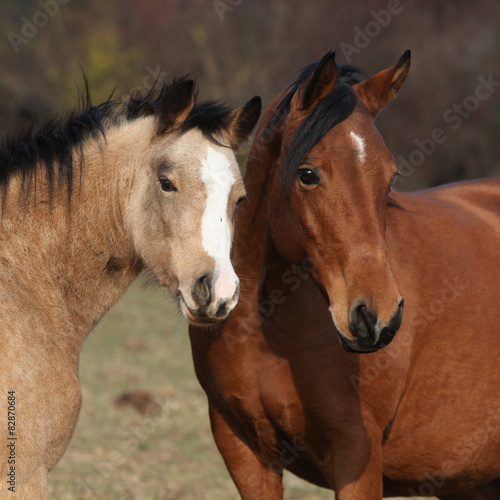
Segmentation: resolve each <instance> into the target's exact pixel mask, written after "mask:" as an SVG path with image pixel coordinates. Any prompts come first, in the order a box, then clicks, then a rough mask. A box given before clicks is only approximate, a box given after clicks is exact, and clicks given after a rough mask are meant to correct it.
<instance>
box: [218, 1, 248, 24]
mask: <svg viewBox="0 0 500 500" xmlns="http://www.w3.org/2000/svg"><path fill="white" fill-rule="evenodd" d="M242 2H243V0H214V2H213V4H212V5H213V6H214V9H215V12H216V14H217V16H218V17H219V19H220V20H221V21H224V16H225V15H226V13H228V12H233V11H234V8H235V7H238V5H241V3H242Z"/></svg>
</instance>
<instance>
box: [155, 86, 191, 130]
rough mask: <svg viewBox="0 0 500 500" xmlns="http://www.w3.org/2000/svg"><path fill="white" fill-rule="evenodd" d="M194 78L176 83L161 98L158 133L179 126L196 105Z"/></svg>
mask: <svg viewBox="0 0 500 500" xmlns="http://www.w3.org/2000/svg"><path fill="white" fill-rule="evenodd" d="M193 88H194V82H193V80H181V81H180V82H177V83H174V84H173V85H172V86H171V87H170V88H169V89H168V90H166V91H165V92H164V93H163V95H162V96H161V98H160V106H159V109H158V129H157V133H158V135H162V134H165V133H166V132H168V131H169V130H171V129H173V128H175V127H177V126H179V125H180V124H181V123H183V122H184V120H185V119H186V118H187V117H188V116H189V113H191V110H192V109H193V105H194V95H193Z"/></svg>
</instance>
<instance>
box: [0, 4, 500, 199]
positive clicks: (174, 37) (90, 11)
mask: <svg viewBox="0 0 500 500" xmlns="http://www.w3.org/2000/svg"><path fill="white" fill-rule="evenodd" d="M58 2H60V3H58ZM49 4H50V5H49ZM57 7H58V9H57ZM50 8H52V10H50ZM56 10H57V12H56ZM46 11H47V12H49V14H47V15H46V17H47V22H46V23H45V24H44V23H43V20H44V17H43V15H42V14H43V12H46ZM40 12H42V14H39V13H40ZM50 12H52V13H54V12H56V13H55V14H54V15H50ZM0 16H1V17H0V18H1V19H2V24H1V26H2V34H3V37H2V42H1V43H0V55H1V58H2V63H3V71H2V74H1V75H0V127H1V128H3V129H6V128H10V127H16V126H18V125H19V123H21V122H23V121H26V120H34V119H35V117H37V116H41V115H46V114H47V113H51V112H55V111H58V110H63V109H66V108H68V107H71V106H72V104H73V103H74V102H76V95H77V92H76V90H75V83H76V84H77V85H81V81H82V77H81V71H80V68H79V65H80V64H81V66H82V67H83V68H84V70H85V72H86V73H87V75H88V77H89V81H90V84H91V88H92V91H93V94H94V98H95V100H96V101H101V100H104V99H106V98H107V97H108V96H109V94H110V93H111V91H112V90H113V89H114V88H116V92H115V95H122V94H125V93H128V92H129V91H130V90H131V89H132V88H136V87H138V86H147V85H150V84H151V83H152V82H153V79H154V77H153V75H154V74H156V73H159V72H162V71H163V75H165V74H168V75H171V76H174V75H181V74H185V73H192V74H193V75H195V76H197V77H198V79H199V82H200V89H201V94H202V97H205V98H219V99H223V100H225V101H226V102H228V104H231V105H233V106H238V105H241V104H243V103H244V102H246V101H247V100H248V99H249V98H250V97H252V96H253V95H255V94H259V95H261V96H262V97H263V99H264V104H265V105H267V104H269V102H270V101H271V99H272V98H273V97H274V96H275V95H277V94H278V93H279V92H280V91H281V90H283V89H284V88H285V87H286V86H287V85H288V84H289V83H290V82H291V81H292V80H293V79H294V76H295V75H296V73H297V72H298V71H299V69H300V68H301V67H303V66H304V65H306V64H307V63H309V62H311V61H313V60H317V59H319V58H320V57H321V56H322V55H323V54H324V53H325V52H326V51H327V50H330V49H332V48H335V49H336V50H337V60H338V61H339V62H342V61H343V62H350V63H352V64H354V65H356V66H359V67H361V68H362V69H363V70H365V71H366V73H368V74H373V73H374V72H377V71H379V70H381V69H384V68H386V67H388V66H390V65H392V64H394V63H395V62H396V61H397V60H398V58H399V57H400V56H401V54H402V53H403V51H404V50H405V49H407V48H410V49H411V50H412V69H411V71H410V75H409V77H408V80H407V82H406V83H405V85H404V86H403V88H402V90H401V92H400V95H399V96H398V98H397V99H396V101H395V102H394V103H393V104H392V105H391V107H390V109H389V110H387V111H385V112H384V113H383V114H382V116H381V118H380V129H381V131H382V133H383V135H384V138H385V140H386V142H387V144H388V146H389V148H390V149H391V151H392V152H393V154H394V156H395V157H396V158H399V160H400V161H401V162H403V164H405V162H406V163H408V164H409V165H410V167H408V168H407V169H406V170H407V171H408V172H409V173H408V175H407V177H406V178H405V179H404V182H401V183H400V184H399V185H398V188H400V189H405V190H406V189H414V188H416V187H424V186H429V185H435V184H438V183H442V182H447V181H452V180H459V179H464V178H470V177H479V176H485V175H500V160H499V158H500V141H498V140H497V136H498V135H499V132H500V86H498V87H497V86H495V85H494V84H490V87H491V89H490V93H489V95H488V97H487V98H485V99H483V100H477V103H476V102H475V101H474V99H473V98H472V97H473V96H475V91H476V88H477V86H478V85H479V84H480V78H481V77H482V78H485V79H488V78H489V77H490V75H491V77H490V80H489V81H491V82H500V66H499V64H498V61H499V60H500V57H499V56H500V37H499V30H498V26H499V25H500V4H497V2H491V1H489V0H475V1H474V2H472V1H467V0H443V1H441V2H435V1H432V0H418V1H415V0H413V1H411V0H373V1H372V2H370V3H369V7H366V4H361V3H356V2H350V3H349V2H343V1H332V0H316V1H315V2H303V1H299V0H287V1H285V0H267V1H266V0H216V1H212V0H209V1H207V0H190V1H186V0H183V1H182V0H163V1H162V0H142V1H140V2H139V1H132V0H121V1H118V0H108V1H107V2H102V1H101V0H85V1H84V0H38V1H34V0H17V1H16V2H6V1H2V2H0ZM35 21H36V22H37V23H38V24H39V26H36V25H35V24H33V23H35ZM29 23H32V24H33V25H34V28H35V30H36V34H35V35H34V36H32V37H31V38H29V39H28V38H26V37H24V38H25V39H26V40H27V42H26V43H20V44H19V45H18V47H17V48H18V51H17V53H16V51H15V50H14V47H13V44H12V42H11V38H12V36H11V37H10V39H9V34H12V33H14V34H15V35H18V36H23V29H24V30H25V31H26V29H27V28H26V26H27V24H29ZM482 95H485V94H482ZM476 104H477V106H476ZM460 106H465V107H462V109H461V110H460ZM450 110H451V111H450ZM468 110H469V111H468ZM460 112H461V113H462V114H459V113H460ZM457 114H458V115H457ZM455 115H457V116H458V117H460V118H461V122H460V125H459V126H456V128H454V127H455V125H457V123H458V122H457V121H456V120H455V121H453V117H454V116H455ZM466 115H467V116H466ZM436 128H439V129H442V130H443V131H444V133H445V135H446V140H444V141H443V142H441V143H436V142H434V144H433V145H432V144H431V142H432V134H433V131H434V130H435V129H436ZM429 141H431V142H429ZM415 151H417V153H415ZM418 151H420V152H421V153H418ZM412 168H413V170H412ZM410 170H411V172H410Z"/></svg>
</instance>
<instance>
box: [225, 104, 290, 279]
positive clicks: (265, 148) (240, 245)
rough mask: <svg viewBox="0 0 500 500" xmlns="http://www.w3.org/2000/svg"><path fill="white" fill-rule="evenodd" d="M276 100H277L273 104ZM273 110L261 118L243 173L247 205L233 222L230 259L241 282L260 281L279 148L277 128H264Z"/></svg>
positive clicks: (239, 211)
mask: <svg viewBox="0 0 500 500" xmlns="http://www.w3.org/2000/svg"><path fill="white" fill-rule="evenodd" d="M277 101H278V98H277V99H276V100H275V103H276V102H277ZM272 109H274V106H273V105H271V106H270V107H269V110H268V111H267V112H266V114H265V115H264V116H263V118H262V121H261V124H262V125H261V126H260V127H259V129H258V130H257V132H256V134H255V139H254V141H253V144H252V147H251V149H250V153H249V156H248V161H247V164H246V172H245V187H246V190H247V198H248V200H249V204H243V205H242V206H241V208H240V210H238V213H237V217H236V221H235V246H234V254H233V259H234V262H235V265H236V267H237V269H238V271H239V273H240V274H241V278H242V279H243V280H244V279H245V278H246V277H248V278H250V279H251V280H258V279H259V276H260V273H261V266H262V263H263V262H262V261H263V258H264V252H265V246H266V245H265V242H266V241H267V239H268V234H267V233H268V226H267V223H268V218H269V198H270V196H269V194H270V191H271V185H272V182H273V179H274V176H275V173H276V163H277V160H278V157H279V154H280V149H281V134H280V132H279V125H276V128H275V130H269V129H267V128H266V127H265V124H267V122H268V120H269V118H270V116H271V113H272V111H270V110H272Z"/></svg>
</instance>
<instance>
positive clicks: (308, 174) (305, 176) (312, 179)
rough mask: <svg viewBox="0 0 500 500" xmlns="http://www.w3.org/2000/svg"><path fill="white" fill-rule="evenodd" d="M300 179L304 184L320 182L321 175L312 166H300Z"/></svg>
mask: <svg viewBox="0 0 500 500" xmlns="http://www.w3.org/2000/svg"><path fill="white" fill-rule="evenodd" d="M299 179H300V182H302V184H306V185H308V186H310V185H312V184H318V183H319V177H318V176H317V175H316V174H315V173H314V170H312V169H311V168H299Z"/></svg>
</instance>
